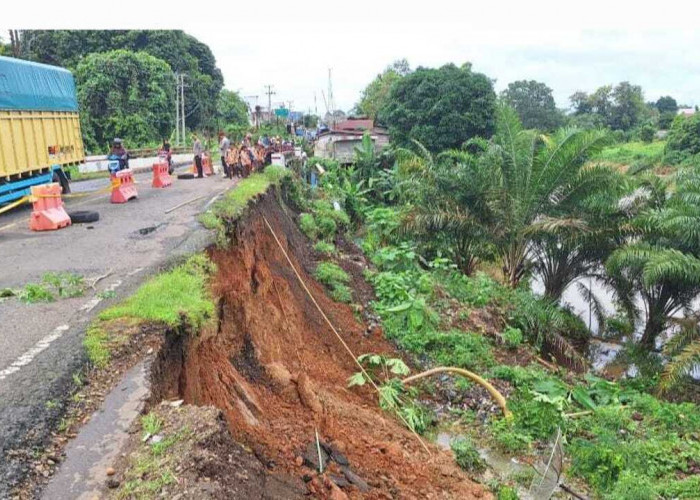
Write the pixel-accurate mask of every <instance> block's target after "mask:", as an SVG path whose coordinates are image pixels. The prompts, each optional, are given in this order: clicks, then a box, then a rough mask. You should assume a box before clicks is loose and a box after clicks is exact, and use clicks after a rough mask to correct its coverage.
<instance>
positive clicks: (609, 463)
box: [570, 437, 625, 492]
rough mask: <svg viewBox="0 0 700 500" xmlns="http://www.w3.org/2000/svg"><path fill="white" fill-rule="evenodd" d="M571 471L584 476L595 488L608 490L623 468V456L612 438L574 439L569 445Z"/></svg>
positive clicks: (601, 490)
mask: <svg viewBox="0 0 700 500" xmlns="http://www.w3.org/2000/svg"><path fill="white" fill-rule="evenodd" d="M570 452H571V457H572V463H571V472H572V473H573V474H574V475H576V476H579V477H583V478H585V479H586V480H587V481H588V482H589V483H590V484H591V486H593V487H594V488H595V489H596V490H598V491H600V492H603V491H608V490H609V489H610V488H611V487H612V486H613V485H614V484H615V483H616V482H617V480H618V478H619V477H620V474H621V473H622V471H623V470H624V468H625V457H624V455H623V454H622V452H621V450H620V448H619V446H617V444H616V443H615V441H614V440H613V439H610V438H607V437H605V438H604V439H603V440H597V441H595V442H591V441H587V440H585V439H580V438H577V439H574V440H573V441H572V443H571V446H570Z"/></svg>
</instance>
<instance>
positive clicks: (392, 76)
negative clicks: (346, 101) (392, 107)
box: [356, 59, 411, 120]
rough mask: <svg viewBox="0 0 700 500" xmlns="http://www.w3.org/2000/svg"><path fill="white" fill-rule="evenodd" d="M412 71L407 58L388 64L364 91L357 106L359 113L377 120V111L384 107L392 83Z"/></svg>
mask: <svg viewBox="0 0 700 500" xmlns="http://www.w3.org/2000/svg"><path fill="white" fill-rule="evenodd" d="M410 71H411V70H410V67H409V65H408V61H406V60H405V59H401V60H399V61H395V62H394V63H393V64H392V65H391V66H388V67H387V68H386V69H385V70H384V71H383V72H382V73H380V74H379V75H377V77H376V78H375V79H374V80H372V81H371V82H370V83H369V85H367V87H365V89H364V90H363V91H362V95H361V96H360V102H358V103H357V106H356V110H357V113H358V114H359V115H363V116H366V117H368V118H371V119H372V120H375V119H376V118H377V113H378V112H379V110H380V109H381V108H382V107H384V105H385V104H386V102H387V100H388V98H389V91H390V90H391V87H392V85H393V84H394V83H395V82H397V81H398V80H400V79H401V78H402V77H404V76H406V75H407V74H408V73H410Z"/></svg>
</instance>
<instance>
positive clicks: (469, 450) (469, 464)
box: [450, 438, 486, 472]
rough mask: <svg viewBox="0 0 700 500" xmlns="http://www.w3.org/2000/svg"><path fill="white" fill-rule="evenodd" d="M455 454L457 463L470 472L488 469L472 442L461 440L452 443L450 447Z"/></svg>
mask: <svg viewBox="0 0 700 500" xmlns="http://www.w3.org/2000/svg"><path fill="white" fill-rule="evenodd" d="M450 447H451V448H452V452H453V453H454V454H455V461H456V462H457V465H459V466H460V467H461V468H462V469H464V470H466V471H469V472H480V471H482V470H484V469H485V468H486V464H485V463H484V460H483V459H482V458H481V455H479V450H477V449H476V446H474V443H472V441H471V440H469V439H465V438H460V439H456V440H454V441H452V444H451V445H450Z"/></svg>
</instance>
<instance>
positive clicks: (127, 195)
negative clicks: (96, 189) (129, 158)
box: [109, 169, 138, 203]
mask: <svg viewBox="0 0 700 500" xmlns="http://www.w3.org/2000/svg"><path fill="white" fill-rule="evenodd" d="M137 196H138V193H137V192H136V185H134V174H133V173H132V172H131V170H129V169H126V170H120V171H118V172H117V173H116V174H114V175H113V176H112V197H111V198H110V200H109V201H111V202H112V203H126V202H127V201H129V200H131V199H132V198H136V197H137Z"/></svg>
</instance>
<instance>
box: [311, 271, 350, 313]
mask: <svg viewBox="0 0 700 500" xmlns="http://www.w3.org/2000/svg"><path fill="white" fill-rule="evenodd" d="M314 276H315V277H316V279H317V280H318V281H320V282H321V283H323V284H324V285H326V286H327V287H328V288H329V289H330V291H331V297H333V299H335V300H337V301H338V302H345V303H349V302H351V301H352V292H351V290H350V288H348V286H347V283H348V282H349V281H350V276H348V273H346V272H345V271H343V270H342V269H341V268H340V266H338V265H337V264H334V263H332V262H320V263H319V264H318V266H317V267H316V273H315V274H314Z"/></svg>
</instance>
